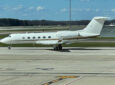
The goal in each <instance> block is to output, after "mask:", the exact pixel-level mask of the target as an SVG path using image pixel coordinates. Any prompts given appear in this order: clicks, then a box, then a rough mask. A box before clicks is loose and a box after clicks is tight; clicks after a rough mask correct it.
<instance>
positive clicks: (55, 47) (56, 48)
mask: <svg viewBox="0 0 115 85" xmlns="http://www.w3.org/2000/svg"><path fill="white" fill-rule="evenodd" d="M54 50H62V45H61V44H59V45H55V46H54Z"/></svg>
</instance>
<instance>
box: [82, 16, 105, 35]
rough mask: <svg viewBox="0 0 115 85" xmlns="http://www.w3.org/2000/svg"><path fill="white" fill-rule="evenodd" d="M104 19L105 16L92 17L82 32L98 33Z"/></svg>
mask: <svg viewBox="0 0 115 85" xmlns="http://www.w3.org/2000/svg"><path fill="white" fill-rule="evenodd" d="M105 20H107V17H94V18H93V19H92V20H91V22H90V23H89V24H88V25H87V27H86V28H85V29H84V30H83V32H85V33H91V34H96V35H100V33H101V30H102V28H103V25H104V22H105Z"/></svg>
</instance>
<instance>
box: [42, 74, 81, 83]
mask: <svg viewBox="0 0 115 85" xmlns="http://www.w3.org/2000/svg"><path fill="white" fill-rule="evenodd" d="M77 77H79V76H57V79H55V80H52V81H49V82H47V83H44V84H42V85H51V84H53V83H56V82H59V81H61V80H64V79H68V78H77Z"/></svg>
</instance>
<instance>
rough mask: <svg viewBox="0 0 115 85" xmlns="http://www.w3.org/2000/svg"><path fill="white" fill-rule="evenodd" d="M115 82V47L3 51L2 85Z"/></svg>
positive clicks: (111, 84) (101, 84) (0, 52)
mask: <svg viewBox="0 0 115 85" xmlns="http://www.w3.org/2000/svg"><path fill="white" fill-rule="evenodd" d="M59 76H61V77H59ZM114 80H115V48H114V47H103V48H102V47H96V48H95V47H91V48H88V47H85V48H84V47H68V48H67V47H66V48H64V50H62V51H53V50H52V48H50V47H43V48H41V47H40V48H36V47H28V48H27V47H23V48H21V47H18V48H17V47H13V48H12V49H11V50H8V49H7V48H6V47H1V48H0V85H115V81H114Z"/></svg>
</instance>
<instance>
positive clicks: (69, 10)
mask: <svg viewBox="0 0 115 85" xmlns="http://www.w3.org/2000/svg"><path fill="white" fill-rule="evenodd" d="M71 28H72V26H71V0H69V30H70V29H71Z"/></svg>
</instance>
